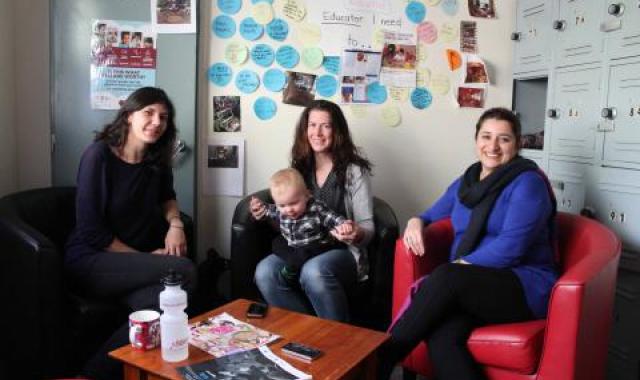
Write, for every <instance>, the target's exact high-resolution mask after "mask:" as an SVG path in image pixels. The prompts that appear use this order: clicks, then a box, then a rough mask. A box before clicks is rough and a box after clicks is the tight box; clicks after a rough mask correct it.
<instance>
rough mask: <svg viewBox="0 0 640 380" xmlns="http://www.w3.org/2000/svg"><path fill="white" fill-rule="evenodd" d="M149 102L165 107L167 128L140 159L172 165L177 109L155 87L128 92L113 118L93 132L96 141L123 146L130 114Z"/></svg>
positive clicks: (127, 133) (114, 146)
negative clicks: (98, 130)
mask: <svg viewBox="0 0 640 380" xmlns="http://www.w3.org/2000/svg"><path fill="white" fill-rule="evenodd" d="M152 104H163V105H164V106H165V107H166V108H167V127H166V129H165V131H164V133H163V134H162V136H160V138H159V139H158V141H156V142H155V143H154V144H151V145H149V146H148V147H147V149H146V151H145V153H144V157H143V158H142V160H143V161H144V162H147V163H150V164H152V165H153V166H158V165H167V166H169V165H171V160H172V157H173V150H174V146H175V143H176V138H177V134H178V132H177V128H176V124H175V115H176V111H175V107H174V106H173V103H172V102H171V99H169V96H167V93H166V92H164V90H162V89H159V88H156V87H142V88H139V89H137V90H135V91H134V92H133V93H131V95H129V97H128V98H127V99H126V100H125V101H124V102H123V103H122V105H121V106H120V109H119V110H118V113H117V114H116V117H115V119H113V121H112V122H111V123H109V124H107V125H105V126H104V128H103V129H102V131H100V132H98V133H97V134H96V139H95V140H96V141H99V140H103V141H104V142H106V143H107V145H109V146H111V147H113V148H117V149H120V148H122V147H124V145H125V144H126V143H127V136H128V135H129V127H130V126H129V121H128V119H129V115H131V114H132V113H134V112H136V111H140V110H141V109H143V108H144V107H147V106H149V105H152Z"/></svg>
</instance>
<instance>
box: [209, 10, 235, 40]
mask: <svg viewBox="0 0 640 380" xmlns="http://www.w3.org/2000/svg"><path fill="white" fill-rule="evenodd" d="M211 29H213V33H215V35H216V36H217V37H220V38H229V37H231V36H233V35H234V34H235V33H236V22H235V21H233V19H232V18H231V17H229V16H227V15H220V16H218V17H216V18H214V19H213V22H212V23H211Z"/></svg>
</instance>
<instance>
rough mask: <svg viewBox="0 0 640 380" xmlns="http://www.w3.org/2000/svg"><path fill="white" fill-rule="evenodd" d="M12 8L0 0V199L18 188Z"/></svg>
mask: <svg viewBox="0 0 640 380" xmlns="http://www.w3.org/2000/svg"><path fill="white" fill-rule="evenodd" d="M13 8H14V2H13V1H12V0H0V197H2V196H3V195H6V194H8V193H11V192H13V191H15V190H16V189H17V187H18V175H17V168H16V159H17V152H16V126H15V87H16V82H15V57H14V53H13V52H14V47H15V44H14V39H15V38H14V22H13V20H14V18H13Z"/></svg>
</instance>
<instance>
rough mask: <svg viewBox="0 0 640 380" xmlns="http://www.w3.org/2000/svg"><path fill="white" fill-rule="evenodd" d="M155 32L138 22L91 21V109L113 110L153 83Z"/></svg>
mask: <svg viewBox="0 0 640 380" xmlns="http://www.w3.org/2000/svg"><path fill="white" fill-rule="evenodd" d="M156 57H157V50H156V33H154V32H153V31H152V29H151V24H149V23H145V22H139V21H122V20H118V21H116V20H94V21H93V24H92V35H91V94H90V96H91V108H92V109H102V110H117V109H119V108H120V102H121V101H124V99H126V98H127V96H129V94H131V93H132V92H133V91H135V90H137V89H138V88H140V87H145V86H155V83H156Z"/></svg>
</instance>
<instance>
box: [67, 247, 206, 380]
mask: <svg viewBox="0 0 640 380" xmlns="http://www.w3.org/2000/svg"><path fill="white" fill-rule="evenodd" d="M169 269H174V270H175V271H176V272H178V273H180V274H182V275H183V276H184V277H183V278H184V280H185V282H184V285H183V289H185V290H186V291H187V292H188V293H190V292H192V291H193V290H194V289H195V286H196V272H195V266H194V264H193V263H192V262H191V260H189V259H187V258H185V257H177V256H167V255H154V254H151V253H115V252H101V253H97V254H95V255H91V256H86V257H83V258H81V259H79V260H77V261H75V262H74V263H72V264H71V265H68V266H67V272H68V273H69V275H70V276H71V277H72V279H73V282H74V283H75V286H76V287H77V288H78V289H82V290H83V292H84V293H85V294H86V295H89V296H92V297H98V298H103V299H113V300H114V302H121V303H123V304H124V305H126V306H127V307H128V308H129V309H130V310H131V311H136V310H142V309H154V310H158V311H160V309H159V305H158V304H159V295H160V292H161V291H162V290H163V289H164V286H163V285H162V284H161V283H160V280H161V278H162V277H164V276H165V275H166V274H167V271H168V270H169ZM128 342H129V323H128V321H123V324H122V325H121V326H120V327H119V328H118V329H117V330H116V331H115V332H114V333H113V334H112V335H111V337H110V338H109V339H108V340H107V341H106V342H105V343H104V344H103V345H102V347H101V348H100V349H99V350H98V352H97V353H96V354H95V355H94V356H93V357H92V358H91V359H89V361H88V362H87V363H86V364H85V366H84V369H83V373H82V374H83V375H85V376H87V377H89V378H91V379H100V380H102V379H104V380H112V379H121V378H122V376H123V372H122V366H121V365H120V364H119V363H118V362H117V361H116V360H114V359H111V358H109V356H108V353H109V351H112V350H114V349H116V348H118V347H120V346H123V345H125V344H127V343H128Z"/></svg>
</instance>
